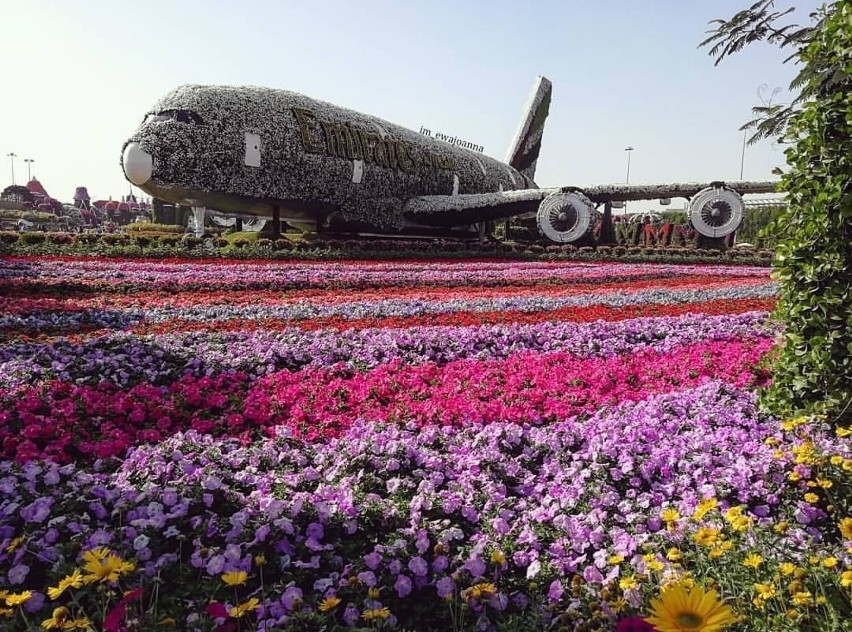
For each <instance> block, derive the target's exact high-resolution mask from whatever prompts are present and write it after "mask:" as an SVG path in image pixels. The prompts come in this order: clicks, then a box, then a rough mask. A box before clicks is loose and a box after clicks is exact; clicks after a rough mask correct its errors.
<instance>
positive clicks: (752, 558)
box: [743, 553, 763, 568]
mask: <svg viewBox="0 0 852 632" xmlns="http://www.w3.org/2000/svg"><path fill="white" fill-rule="evenodd" d="M761 564H763V558H762V557H761V556H760V555H758V554H757V553H752V554H750V555H749V556H748V557H746V558H745V559H744V560H743V566H748V567H749V568H757V567H758V566H760V565H761Z"/></svg>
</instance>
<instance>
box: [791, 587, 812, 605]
mask: <svg viewBox="0 0 852 632" xmlns="http://www.w3.org/2000/svg"><path fill="white" fill-rule="evenodd" d="M812 600H813V595H811V593H810V591H808V590H805V591H802V592H797V593H796V594H794V595H793V605H796V606H807V605H808V604H809V603H811V601H812Z"/></svg>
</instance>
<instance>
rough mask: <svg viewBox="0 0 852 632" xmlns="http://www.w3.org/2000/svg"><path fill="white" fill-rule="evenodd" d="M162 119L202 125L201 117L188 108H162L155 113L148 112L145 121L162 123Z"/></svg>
mask: <svg viewBox="0 0 852 632" xmlns="http://www.w3.org/2000/svg"><path fill="white" fill-rule="evenodd" d="M163 121H177V122H178V123H189V124H191V125H203V124H204V122H203V121H202V120H201V117H200V116H198V114H196V113H195V112H192V111H190V110H163V111H162V112H157V113H156V114H149V115H148V118H147V119H146V122H148V123H162V122H163Z"/></svg>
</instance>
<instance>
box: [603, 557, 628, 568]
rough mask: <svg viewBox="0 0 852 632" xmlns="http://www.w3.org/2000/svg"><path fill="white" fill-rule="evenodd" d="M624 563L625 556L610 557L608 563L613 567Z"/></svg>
mask: <svg viewBox="0 0 852 632" xmlns="http://www.w3.org/2000/svg"><path fill="white" fill-rule="evenodd" d="M623 561H624V556H623V555H610V556H609V558H607V560H606V563H607V564H611V565H612V566H618V565H619V564H621V563H622V562H623Z"/></svg>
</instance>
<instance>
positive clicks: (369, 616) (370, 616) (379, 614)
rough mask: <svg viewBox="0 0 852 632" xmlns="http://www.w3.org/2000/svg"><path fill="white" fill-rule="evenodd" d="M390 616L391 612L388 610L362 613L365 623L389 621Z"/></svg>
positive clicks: (375, 609)
mask: <svg viewBox="0 0 852 632" xmlns="http://www.w3.org/2000/svg"><path fill="white" fill-rule="evenodd" d="M389 616H390V610H388V609H387V608H373V609H372V610H365V611H364V612H362V613H361V617H362V618H363V619H364V620H365V621H373V620H374V619H387V618H388V617H389Z"/></svg>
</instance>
